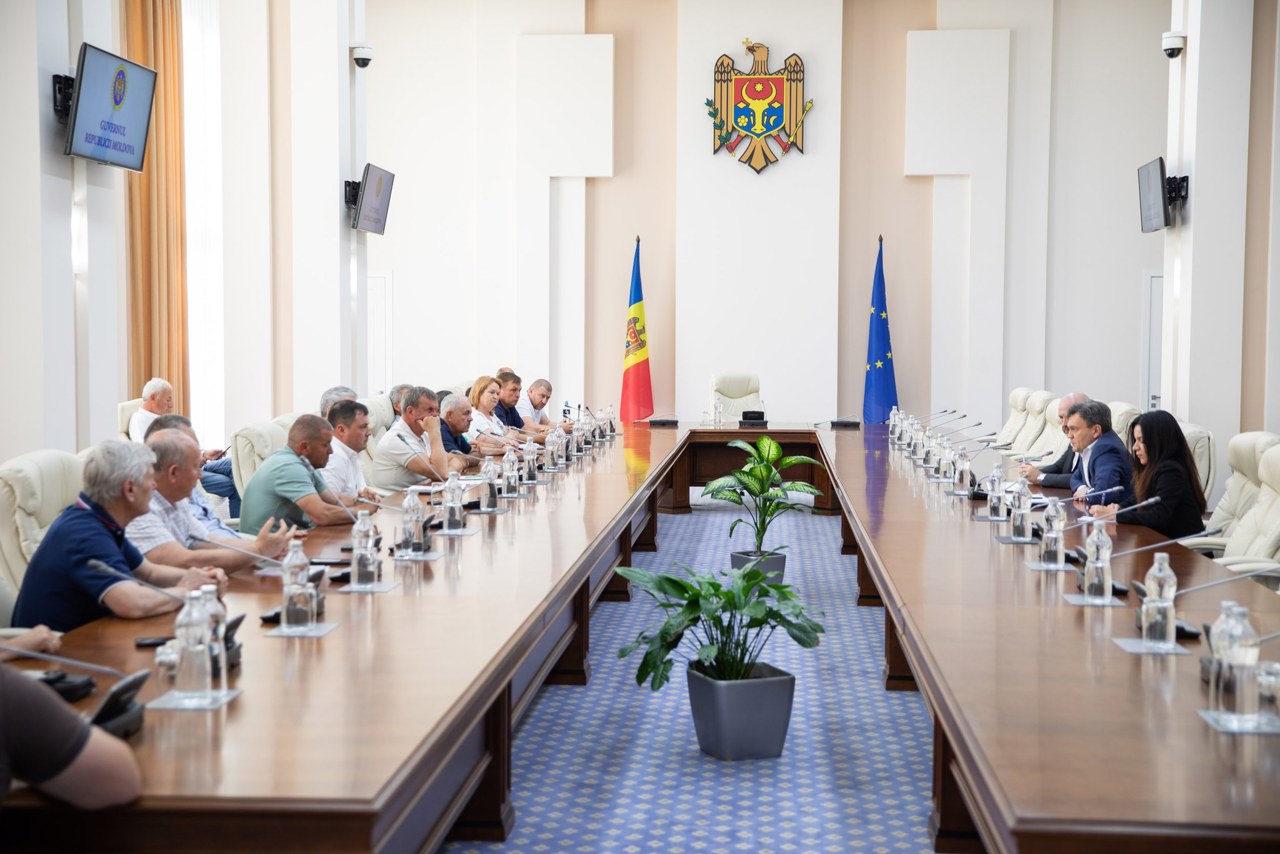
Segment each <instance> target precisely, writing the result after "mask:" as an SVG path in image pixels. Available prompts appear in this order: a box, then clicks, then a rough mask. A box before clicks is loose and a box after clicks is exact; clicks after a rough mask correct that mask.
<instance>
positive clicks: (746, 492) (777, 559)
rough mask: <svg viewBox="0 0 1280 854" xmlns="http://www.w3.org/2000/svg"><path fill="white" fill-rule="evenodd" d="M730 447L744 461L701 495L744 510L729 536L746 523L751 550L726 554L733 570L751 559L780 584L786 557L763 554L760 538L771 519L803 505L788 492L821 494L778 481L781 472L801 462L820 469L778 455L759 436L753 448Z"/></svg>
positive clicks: (773, 443) (768, 441) (732, 444)
mask: <svg viewBox="0 0 1280 854" xmlns="http://www.w3.org/2000/svg"><path fill="white" fill-rule="evenodd" d="M729 446H730V447H732V448H739V449H740V450H743V451H746V452H747V461H746V463H745V464H744V465H743V466H742V468H740V469H735V470H734V471H733V472H732V473H730V474H728V475H726V476H724V477H720V478H716V479H715V480H713V481H711V482H710V483H708V484H707V485H706V486H704V487H703V488H702V494H703V495H704V496H707V497H710V498H719V499H721V500H722V501H731V502H733V503H734V504H737V505H738V506H740V507H744V508H746V509H747V512H748V514H749V515H748V516H747V517H746V518H738V519H734V520H733V524H732V525H730V526H729V537H730V538H732V537H733V532H734V529H736V528H737V527H738V526H739V525H741V524H744V523H745V524H746V525H747V527H749V528H751V530H752V532H753V533H754V534H755V544H754V545H755V547H754V548H753V549H750V550H749V551H741V552H730V553H729V560H730V563H731V564H732V565H733V566H734V567H742V566H746V564H747V563H748V562H750V561H753V560H761V559H763V561H762V563H761V564H760V568H761V569H762V570H763V571H764V573H765V574H766V575H776V576H777V580H778V581H781V580H782V576H783V572H784V570H785V569H786V565H787V556H786V555H784V554H783V553H782V552H780V551H778V550H776V549H773V550H769V551H766V550H765V547H764V535H765V533H766V532H767V531H768V530H769V526H770V525H772V524H773V522H774V520H775V519H777V518H778V517H779V516H781V515H782V514H783V513H786V512H787V511H788V510H800V509H803V508H804V505H803V504H795V503H792V501H791V500H790V495H788V493H791V492H800V493H803V494H805V495H821V494H822V492H821V491H820V490H818V489H817V488H816V487H814V486H812V485H810V484H808V483H805V482H804V481H802V480H786V481H784V480H783V479H782V474H781V472H783V471H785V470H787V469H789V468H791V467H792V466H794V465H800V464H801V463H811V464H813V465H815V466H820V465H822V463H820V462H818V461H817V460H815V459H814V458H813V457H806V456H794V457H784V456H782V446H781V445H779V444H778V443H777V442H776V441H774V440H773V439H772V438H771V437H769V436H761V437H760V438H759V439H757V440H756V444H755V446H754V447H753V446H752V445H750V444H749V443H747V442H744V441H742V440H741V439H734V440H733V441H732V442H730V443H729Z"/></svg>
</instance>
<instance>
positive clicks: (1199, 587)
mask: <svg viewBox="0 0 1280 854" xmlns="http://www.w3.org/2000/svg"><path fill="white" fill-rule="evenodd" d="M1197 536H1198V535H1197ZM1275 571H1276V568H1275V567H1274V566H1266V567H1263V568H1262V569H1255V570H1253V571H1252V572H1242V573H1240V574H1239V575H1229V576H1227V577H1226V578H1219V579H1216V580H1214V581H1206V582H1205V583H1204V584H1197V585H1195V586H1193V587H1187V588H1185V589H1183V590H1179V591H1177V592H1176V593H1174V594H1173V598H1174V599H1177V598H1178V597H1179V596H1182V595H1183V594H1186V593H1196V592H1197V591H1200V590H1208V589H1209V588H1210V587H1218V586H1220V585H1222V584H1230V583H1231V582H1233V581H1239V580H1240V579H1242V578H1253V577H1254V576H1255V575H1266V574H1267V573H1268V572H1271V573H1274V572H1275ZM1259 640H1261V638H1259Z"/></svg>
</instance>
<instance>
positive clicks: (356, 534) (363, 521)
mask: <svg viewBox="0 0 1280 854" xmlns="http://www.w3.org/2000/svg"><path fill="white" fill-rule="evenodd" d="M371 548H373V520H372V519H370V518H369V511H368V510H361V511H359V512H357V513H356V523H355V524H354V525H352V526H351V552H352V554H355V553H357V552H362V551H367V550H369V549H371Z"/></svg>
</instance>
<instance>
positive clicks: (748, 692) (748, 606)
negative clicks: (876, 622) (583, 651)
mask: <svg viewBox="0 0 1280 854" xmlns="http://www.w3.org/2000/svg"><path fill="white" fill-rule="evenodd" d="M687 571H688V576H687V577H681V576H677V575H669V574H665V573H653V572H647V571H645V570H642V569H634V568H631V567H619V568H618V573H619V574H620V575H622V576H623V577H624V578H626V579H627V580H628V581H630V582H631V583H633V584H635V585H636V586H637V587H639V588H640V589H641V590H643V591H645V592H646V593H648V594H649V595H650V596H652V597H653V598H654V599H656V600H657V602H658V606H659V607H660V608H661V609H662V610H663V611H664V612H665V613H666V618H665V619H664V620H663V622H662V624H661V625H659V626H656V627H653V628H650V629H646V630H645V631H642V632H641V633H640V634H639V635H638V636H637V637H636V639H635V641H633V642H632V643H629V644H627V645H626V646H624V647H623V648H622V649H620V650H618V657H619V658H626V657H627V656H628V655H630V654H631V653H633V652H635V651H636V650H637V649H640V648H641V647H643V648H644V657H643V658H642V659H641V661H640V666H639V668H638V669H637V670H636V684H637V685H643V684H644V683H645V681H646V680H647V681H648V682H649V685H650V687H651V688H652V689H653V690H654V691H657V690H658V689H660V688H661V687H662V686H663V685H665V684H667V682H668V681H669V680H670V677H671V669H672V667H673V666H674V660H673V656H674V654H675V652H676V650H677V649H678V648H679V647H680V645H681V644H686V645H687V647H688V648H689V649H691V650H692V652H693V658H691V659H689V660H688V661H689V665H688V669H687V679H688V683H689V708H690V710H691V711H692V713H693V725H694V729H695V730H697V733H698V746H699V747H700V748H701V749H702V752H703V753H706V754H709V755H711V756H714V757H716V758H717V759H769V758H773V757H776V756H781V755H782V747H783V744H784V743H785V742H786V740H787V728H788V726H789V725H790V722H791V701H792V698H793V697H794V695H795V681H796V680H795V677H794V676H792V675H791V674H790V673H787V672H785V671H783V670H779V669H778V668H776V667H773V666H772V665H769V664H765V663H763V662H760V661H758V660H757V659H758V658H759V657H760V651H761V650H762V649H763V648H764V645H765V643H766V642H767V641H768V640H769V638H770V637H772V636H773V633H774V632H775V631H777V630H778V629H783V630H784V631H785V632H786V633H787V634H788V635H790V636H791V638H792V639H793V640H794V641H795V642H796V643H798V644H800V646H802V647H804V648H805V649H812V648H813V647H815V646H817V645H818V640H819V638H818V636H819V635H820V634H822V632H823V631H824V629H823V628H822V626H821V625H820V624H819V623H818V622H817V621H816V620H815V619H814V618H815V617H821V616H822V614H821V613H820V612H817V611H814V610H812V609H810V608H809V607H808V606H806V605H805V604H804V603H802V602H801V601H800V600H799V599H798V598H796V595H795V593H794V592H793V591H792V589H791V587H789V586H788V585H785V584H780V583H776V582H773V581H771V580H770V579H769V578H768V577H767V576H766V575H765V573H764V572H763V571H762V570H761V568H760V561H759V560H756V561H752V562H750V563H748V564H747V565H746V566H744V567H741V568H739V569H731V570H729V571H728V572H723V571H722V572H712V573H699V572H694V571H692V570H687Z"/></svg>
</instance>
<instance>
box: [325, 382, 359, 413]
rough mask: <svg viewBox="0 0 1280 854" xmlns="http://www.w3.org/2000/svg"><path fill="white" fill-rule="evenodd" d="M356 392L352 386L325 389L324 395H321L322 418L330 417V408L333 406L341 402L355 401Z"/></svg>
mask: <svg viewBox="0 0 1280 854" xmlns="http://www.w3.org/2000/svg"><path fill="white" fill-rule="evenodd" d="M355 399H356V390H355V389H353V388H351V387H350V386H345V385H336V386H334V387H333V388H329V389H325V392H324V394H322V395H320V417H321V418H328V417H329V407H331V406H333V405H334V404H335V403H337V402H338V401H340V400H355Z"/></svg>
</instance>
